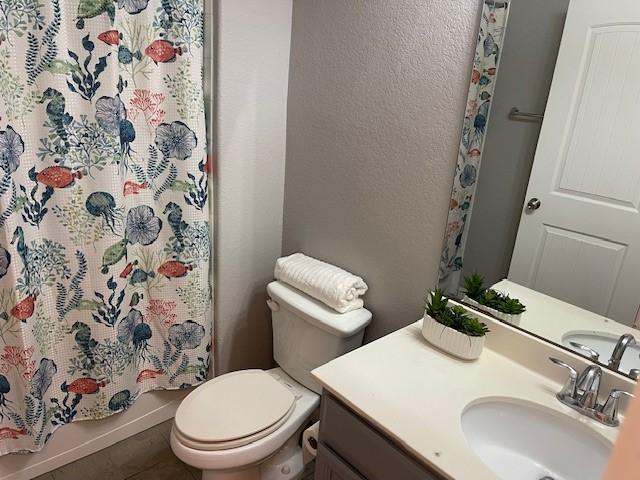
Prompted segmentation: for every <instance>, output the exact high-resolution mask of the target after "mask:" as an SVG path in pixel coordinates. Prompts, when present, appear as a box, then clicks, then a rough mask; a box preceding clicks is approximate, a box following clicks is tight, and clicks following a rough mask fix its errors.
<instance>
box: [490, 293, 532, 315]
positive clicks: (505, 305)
mask: <svg viewBox="0 0 640 480" xmlns="http://www.w3.org/2000/svg"><path fill="white" fill-rule="evenodd" d="M526 309H527V307H525V306H524V305H523V304H522V303H520V300H518V299H517V298H511V297H509V295H505V296H504V298H503V299H502V303H501V304H500V306H499V308H498V309H497V310H498V311H500V312H502V313H507V314H509V315H520V314H521V313H522V312H524V311H525V310H526Z"/></svg>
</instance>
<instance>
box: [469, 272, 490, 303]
mask: <svg viewBox="0 0 640 480" xmlns="http://www.w3.org/2000/svg"><path fill="white" fill-rule="evenodd" d="M484 291H485V287H484V277H483V276H482V275H480V274H479V273H474V274H473V275H469V276H468V277H464V293H465V295H466V296H467V297H469V298H472V299H474V300H476V299H478V297H480V295H482V293H483V292H484Z"/></svg>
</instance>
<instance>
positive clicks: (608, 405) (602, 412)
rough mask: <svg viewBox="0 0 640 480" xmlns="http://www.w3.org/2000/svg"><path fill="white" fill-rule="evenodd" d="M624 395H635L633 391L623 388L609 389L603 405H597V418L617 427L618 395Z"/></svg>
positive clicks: (632, 396) (618, 421)
mask: <svg viewBox="0 0 640 480" xmlns="http://www.w3.org/2000/svg"><path fill="white" fill-rule="evenodd" d="M624 396H626V397H630V398H634V397H635V395H634V394H633V393H629V392H625V391H624V390H617V389H613V390H611V393H610V394H609V398H607V401H606V402H605V403H604V405H602V406H600V407H598V409H597V411H596V416H597V418H598V420H600V421H601V422H602V423H604V424H605V425H609V426H611V427H617V426H618V425H620V419H619V418H618V407H619V404H620V397H624Z"/></svg>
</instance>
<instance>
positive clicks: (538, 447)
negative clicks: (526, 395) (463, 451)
mask: <svg viewBox="0 0 640 480" xmlns="http://www.w3.org/2000/svg"><path fill="white" fill-rule="evenodd" d="M462 429H463V431H464V433H465V436H466V437H467V441H468V442H469V445H470V446H471V449H472V450H473V451H474V453H475V454H476V455H477V456H478V457H480V459H481V460H482V461H483V462H484V464H485V465H487V466H488V467H489V468H490V469H491V470H492V471H493V472H494V473H495V474H496V475H497V476H498V477H499V478H501V479H504V480H514V479H518V480H543V479H544V480H549V479H553V480H600V479H601V478H602V474H603V473H604V469H605V466H606V464H607V458H608V457H609V452H610V450H611V444H610V443H609V442H608V441H607V440H606V439H605V438H604V437H602V436H600V435H598V434H597V433H596V432H594V431H592V430H591V429H590V428H589V427H587V426H585V425H582V424H581V423H580V422H578V421H576V420H574V419H572V418H571V417H568V416H566V415H563V414H561V413H558V412H555V411H554V410H551V409H548V408H546V407H542V406H540V405H537V404H534V403H529V402H523V401H519V400H511V399H502V398H501V399H486V400H481V401H479V402H477V403H473V404H471V405H470V406H468V407H467V408H466V409H465V411H464V412H463V414H462Z"/></svg>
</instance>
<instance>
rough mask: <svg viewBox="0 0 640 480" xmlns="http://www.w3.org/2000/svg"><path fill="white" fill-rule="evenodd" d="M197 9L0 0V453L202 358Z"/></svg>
mask: <svg viewBox="0 0 640 480" xmlns="http://www.w3.org/2000/svg"><path fill="white" fill-rule="evenodd" d="M201 1H202V0H0V227H1V229H0V232H2V235H0V454H4V453H8V452H17V451H36V450H39V449H40V448H42V446H43V445H44V444H45V442H46V441H47V440H48V439H49V438H50V436H51V435H52V433H53V432H54V430H55V429H56V428H57V427H59V426H61V425H64V424H66V423H69V422H71V421H75V420H82V419H96V418H102V417H106V416H108V415H111V414H114V413H117V412H121V411H123V410H125V409H127V408H129V407H130V406H131V405H132V404H133V403H135V401H136V399H137V398H138V397H139V396H140V395H141V394H142V393H144V392H146V391H148V390H153V389H175V388H183V387H188V386H191V385H194V384H197V383H199V382H202V381H203V380H205V378H206V375H207V370H208V363H209V357H210V349H211V319H210V285H209V280H208V278H209V262H210V233H209V224H208V218H209V217H208V213H209V212H208V204H207V192H208V173H209V165H208V164H207V162H206V144H205V143H206V140H205V121H204V102H203V91H202V84H203V82H202V47H203V14H202V5H201Z"/></svg>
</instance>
